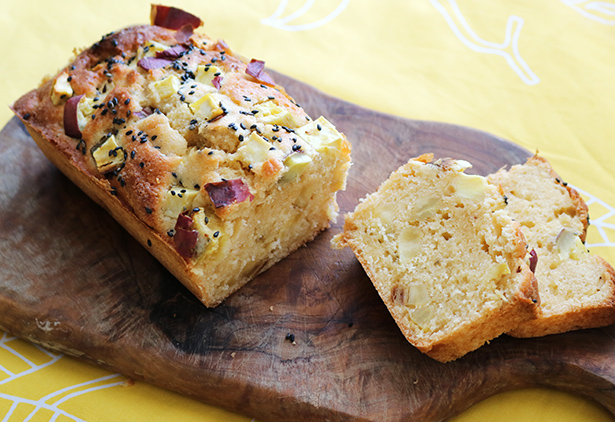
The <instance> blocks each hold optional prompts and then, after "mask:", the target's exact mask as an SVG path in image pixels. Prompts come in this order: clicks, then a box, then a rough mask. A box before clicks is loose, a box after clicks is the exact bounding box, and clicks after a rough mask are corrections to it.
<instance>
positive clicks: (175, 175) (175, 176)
mask: <svg viewBox="0 0 615 422" xmlns="http://www.w3.org/2000/svg"><path fill="white" fill-rule="evenodd" d="M171 175H172V176H173V177H174V178H176V179H177V173H175V172H174V171H172V172H171Z"/></svg>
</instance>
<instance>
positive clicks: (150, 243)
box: [147, 239, 152, 248]
mask: <svg viewBox="0 0 615 422" xmlns="http://www.w3.org/2000/svg"><path fill="white" fill-rule="evenodd" d="M147 246H149V247H150V248H151V247H152V241H151V240H149V239H147Z"/></svg>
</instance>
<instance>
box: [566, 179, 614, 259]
mask: <svg viewBox="0 0 615 422" xmlns="http://www.w3.org/2000/svg"><path fill="white" fill-rule="evenodd" d="M571 186H572V185H571ZM572 187H573V188H574V189H575V190H576V191H577V192H579V193H580V194H581V195H583V196H585V197H587V198H588V199H586V200H585V203H586V204H587V206H588V207H591V204H593V203H596V204H599V205H600V206H602V207H604V208H605V209H606V210H607V212H606V213H605V214H603V215H601V216H600V217H598V218H596V219H595V220H593V219H592V220H591V221H590V223H591V225H592V226H594V227H596V229H597V230H598V233H600V237H601V238H602V240H603V242H602V243H588V244H587V245H586V246H587V247H588V248H592V247H596V246H607V247H608V246H611V247H615V239H613V241H611V240H610V239H609V236H608V234H607V233H606V230H605V229H609V230H615V224H614V223H607V222H606V220H608V219H609V218H613V221H615V207H612V206H610V205H609V204H607V203H606V202H604V201H602V200H600V199H598V198H596V197H595V196H594V195H592V194H590V193H589V192H585V191H584V190H582V189H579V188H577V187H576V186H572ZM590 216H591V208H590Z"/></svg>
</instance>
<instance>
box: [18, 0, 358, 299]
mask: <svg viewBox="0 0 615 422" xmlns="http://www.w3.org/2000/svg"><path fill="white" fill-rule="evenodd" d="M200 25H201V20H200V19H199V18H197V17H195V16H193V15H191V14H188V13H186V12H183V11H181V10H179V9H175V8H172V7H165V6H153V7H152V24H151V25H143V26H135V27H129V28H126V29H123V30H120V31H118V32H112V33H110V34H107V35H105V36H104V37H102V39H101V40H100V41H98V42H96V43H95V44H94V45H92V46H91V47H90V48H88V49H86V50H84V51H82V52H81V53H79V54H78V55H77V56H76V57H75V58H74V60H73V61H72V62H71V63H70V64H68V65H67V66H66V67H65V68H63V69H62V70H60V72H59V73H58V74H57V75H55V76H53V77H51V78H48V79H47V80H44V81H43V82H42V84H41V85H40V87H39V88H38V89H36V90H33V91H31V92H29V93H27V94H26V95H24V96H23V97H22V98H20V99H19V100H18V101H16V102H15V104H14V105H13V106H12V109H13V111H14V112H15V114H16V115H17V116H18V117H19V118H20V119H21V120H22V121H23V123H24V124H25V125H26V127H27V129H28V130H29V132H30V134H31V135H32V137H33V138H34V140H35V141H36V143H37V144H38V145H39V147H40V148H41V150H42V151H43V152H44V153H45V155H46V156H47V157H48V158H49V159H50V160H51V161H52V162H53V163H54V164H55V165H56V166H57V167H58V168H59V169H60V170H62V171H63V172H64V173H65V174H66V175H67V176H68V177H69V178H70V179H71V180H72V181H73V182H74V183H76V184H77V185H78V186H79V187H80V188H82V189H83V190H84V191H85V192H86V193H87V194H88V195H89V196H91V197H92V198H93V199H94V200H95V201H96V202H98V203H99V204H100V205H101V206H102V207H104V208H105V209H107V210H108V211H109V212H110V213H111V214H112V215H113V217H114V218H115V219H117V220H118V221H119V222H120V223H121V224H122V225H123V226H124V227H125V228H126V229H127V230H128V231H129V232H130V233H131V234H132V235H133V236H134V237H135V238H136V239H137V240H139V242H140V243H141V244H143V245H144V246H145V247H146V248H147V249H149V250H150V251H151V252H152V254H153V255H154V256H156V257H157V258H158V259H159V260H160V261H161V262H162V263H163V264H164V265H165V266H166V267H167V268H168V269H169V270H170V271H171V272H172V273H173V274H174V275H175V276H176V277H177V278H178V279H179V280H180V281H182V282H183V283H184V284H185V285H186V286H187V287H188V288H189V289H190V290H191V291H192V292H193V293H194V294H195V295H196V296H197V297H198V298H199V299H200V300H201V301H202V302H203V303H204V304H205V305H206V306H215V305H218V304H219V303H220V302H221V301H223V300H224V299H225V298H226V297H228V296H229V295H230V294H231V293H233V292H234V291H236V290H237V289H238V288H239V287H241V286H242V285H244V284H245V283H247V282H248V281H249V280H250V279H252V278H254V277H255V276H256V275H257V274H259V273H261V272H263V271H265V270H266V269H267V268H269V267H271V266H272V265H273V264H275V263H276V262H278V261H280V260H281V259H282V258H284V257H285V256H287V255H288V254H289V253H291V252H292V251H294V250H296V249H297V248H299V247H300V246H301V245H304V244H305V243H306V242H308V241H310V240H312V239H313V238H314V237H315V236H316V235H317V234H318V233H319V232H320V231H322V230H323V229H325V228H327V227H328V225H329V222H330V221H331V220H334V219H335V217H336V215H337V211H338V208H337V203H336V192H337V191H338V190H340V189H344V187H345V183H346V175H347V172H348V168H349V166H350V144H349V142H348V141H347V139H346V138H345V137H344V135H342V134H341V133H339V132H338V131H337V130H336V129H335V127H334V126H333V125H332V124H331V123H330V122H328V121H327V120H326V119H325V118H324V117H320V118H318V119H316V120H313V119H312V118H310V117H309V116H308V115H307V114H306V112H305V111H304V110H303V109H302V108H301V107H300V106H299V104H297V103H296V102H295V101H294V100H293V98H291V97H290V96H289V95H288V94H287V93H286V92H285V90H284V89H283V88H282V87H281V86H278V85H276V83H275V82H274V80H273V79H272V77H271V76H270V75H269V74H268V73H266V72H265V70H264V62H262V61H260V60H254V59H253V60H251V61H250V62H247V61H244V60H243V59H241V58H240V57H238V56H237V55H235V54H234V53H233V52H232V51H231V49H230V48H229V46H228V45H227V44H226V43H225V42H224V41H222V40H215V39H212V38H209V37H208V36H206V35H203V34H200V33H195V32H194V29H196V28H197V27H199V26H200Z"/></svg>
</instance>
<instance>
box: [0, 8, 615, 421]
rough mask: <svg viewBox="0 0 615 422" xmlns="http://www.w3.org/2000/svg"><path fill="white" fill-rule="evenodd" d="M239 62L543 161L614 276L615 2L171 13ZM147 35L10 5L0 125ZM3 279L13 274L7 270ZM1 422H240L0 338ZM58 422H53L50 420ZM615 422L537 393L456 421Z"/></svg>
mask: <svg viewBox="0 0 615 422" xmlns="http://www.w3.org/2000/svg"><path fill="white" fill-rule="evenodd" d="M175 5H176V6H178V7H181V8H184V9H186V10H189V11H191V12H192V13H194V14H196V15H198V16H200V17H202V18H203V20H204V21H205V26H204V31H205V32H207V33H208V34H210V35H211V36H214V37H218V38H223V39H225V40H226V41H227V42H228V44H229V45H230V46H231V47H232V48H233V50H234V51H237V52H240V53H244V54H245V55H248V56H250V57H258V58H261V59H264V60H266V62H267V65H268V66H269V67H271V68H273V69H276V70H278V71H280V72H282V73H285V74H287V75H290V76H293V77H295V78H297V79H300V80H302V81H304V82H307V83H308V84H311V85H313V86H316V87H317V88H319V89H321V90H323V91H325V92H327V93H329V94H332V95H334V96H337V97H340V98H343V99H345V100H348V101H350V102H353V103H357V104H360V105H363V106H365V107H369V108H372V109H376V110H380V111H383V112H387V113H392V114H396V115H399V116H404V117H409V118H413V119H426V120H437V121H444V122H450V123H457V124H462V125H466V126H471V127H475V128H478V129H482V130H485V131H487V132H491V133H493V134H496V135H499V136H501V137H503V138H506V139H509V140H511V141H513V142H516V143H517V144H519V145H522V146H524V147H526V148H527V149H529V150H531V151H535V150H539V151H540V152H541V154H542V155H543V156H545V157H546V158H548V159H549V160H550V161H551V163H552V164H553V166H554V167H555V168H556V170H557V171H558V172H559V173H560V174H561V175H562V177H563V178H564V179H565V180H566V181H568V182H569V183H571V184H572V185H574V186H575V187H577V188H579V190H580V191H581V192H582V194H583V195H584V197H585V199H586V200H588V202H589V204H590V215H591V217H592V223H593V225H592V226H591V227H590V231H589V235H588V245H589V246H590V249H591V250H592V252H595V253H597V254H600V255H602V256H603V257H605V258H606V259H607V260H608V261H609V262H610V263H611V264H615V189H613V188H614V187H615V170H613V159H614V158H615V1H614V0H605V1H593V0H550V1H541V2H537V1H531V0H525V1H516V2H510V1H504V0H498V1H491V2H485V1H480V0H415V1H393V0H388V1H384V0H383V1H378V2H376V1H366V0H327V1H325V0H296V1H295V0H288V1H287V0H260V1H258V2H256V1H241V0H225V1H213V0H209V1H203V0H202V1H196V0H184V1H181V2H177V3H176V4H175ZM148 22H149V3H148V2H146V1H130V2H129V1H118V0H107V1H105V2H94V1H85V0H82V1H53V2H52V1H45V0H36V1H27V0H26V1H24V0H22V1H17V0H2V10H1V12H0V45H1V46H2V59H1V60H0V97H1V101H0V104H2V107H0V122H2V124H4V123H5V122H7V121H8V120H9V119H10V118H11V112H10V110H9V109H8V107H7V106H8V105H9V104H11V103H12V102H13V101H14V100H15V99H17V98H18V97H19V96H20V95H21V94H23V93H24V92H26V91H28V90H29V89H31V88H33V87H35V86H36V85H37V84H38V82H39V81H40V79H41V77H42V76H43V75H45V74H49V73H53V72H55V71H56V70H57V69H59V68H60V67H62V66H63V65H64V64H65V63H66V61H67V59H68V58H69V56H70V55H71V52H72V50H73V47H80V46H88V45H90V44H91V43H93V42H95V41H97V40H98V39H99V38H100V36H101V35H103V34H106V33H108V32H110V31H111V30H114V29H118V28H120V27H123V26H128V25H132V24H137V23H148ZM0 265H1V264H0ZM0 336H1V337H0V417H3V418H4V419H3V420H5V421H17V420H20V421H21V420H26V418H31V419H28V420H33V421H47V420H56V419H54V418H55V417H58V419H57V420H76V421H79V420H85V421H118V420H131V421H162V420H165V421H166V420H182V421H220V420H224V421H244V420H250V419H249V418H245V417H242V416H237V415H232V414H229V413H227V412H225V411H221V410H219V409H216V408H212V407H210V406H207V405H204V404H202V403H198V402H195V401H192V400H190V399H188V398H185V397H182V396H179V395H176V394H173V393H169V392H167V391H164V390H161V389H158V388H155V387H152V386H149V385H147V384H144V383H140V382H137V383H134V384H133V383H132V382H130V381H129V380H127V379H126V378H125V377H123V376H121V375H118V374H113V373H110V372H107V371H104V370H101V369H98V368H95V367H92V366H89V365H86V364H83V363H80V362H78V361H76V360H73V359H71V358H68V357H66V356H62V355H58V354H54V353H50V352H47V351H44V350H42V349H38V348H35V347H33V346H31V345H29V344H26V343H24V342H22V341H21V340H18V339H15V338H13V337H12V336H10V335H9V334H3V333H0ZM54 415H55V416H54ZM455 420H456V421H457V422H461V421H463V422H466V421H517V420H525V421H530V422H531V421H558V422H566V421H568V422H572V421H612V420H613V419H612V417H611V416H610V415H609V414H608V412H606V411H605V410H604V409H603V408H601V407H600V406H598V405H596V404H594V403H590V402H588V401H585V400H584V399H581V398H579V397H575V396H571V395H569V394H565V393H561V392H556V391H551V390H546V389H545V390H543V389H532V390H523V391H516V392H510V393H505V394H500V395H497V396H494V397H492V398H491V399H488V400H486V401H484V402H482V403H480V404H478V405H476V406H474V407H473V408H471V409H470V410H468V411H466V412H465V413H464V414H462V415H460V416H459V417H458V418H456V419H455Z"/></svg>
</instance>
